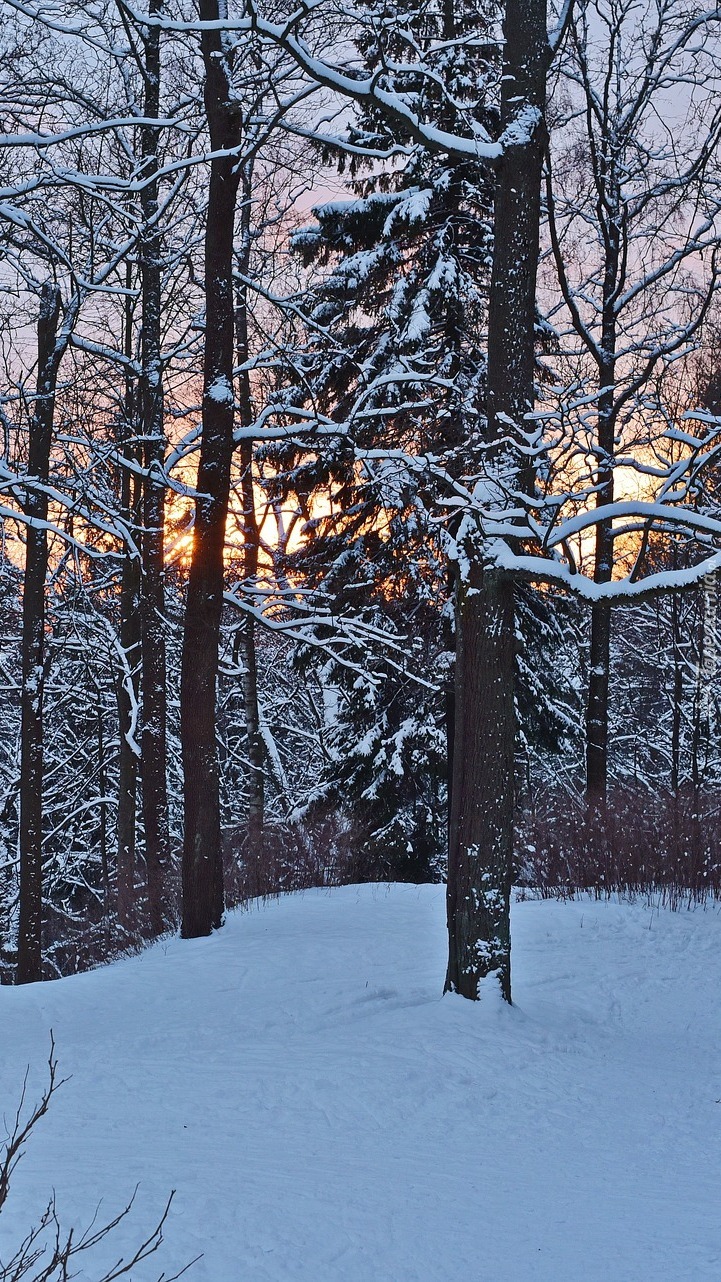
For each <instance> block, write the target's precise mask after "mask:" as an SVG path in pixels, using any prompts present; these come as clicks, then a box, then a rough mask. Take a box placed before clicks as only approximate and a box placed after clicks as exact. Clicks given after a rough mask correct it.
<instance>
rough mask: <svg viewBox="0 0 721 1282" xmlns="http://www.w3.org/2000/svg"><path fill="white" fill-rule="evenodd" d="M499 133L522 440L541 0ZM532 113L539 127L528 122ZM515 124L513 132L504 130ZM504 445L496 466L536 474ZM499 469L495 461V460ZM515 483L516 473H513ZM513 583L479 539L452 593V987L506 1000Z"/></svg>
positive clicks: (532, 279)
mask: <svg viewBox="0 0 721 1282" xmlns="http://www.w3.org/2000/svg"><path fill="white" fill-rule="evenodd" d="M504 33H505V57H504V68H503V85H502V100H501V126H502V130H504V131H508V130H510V132H511V136H512V134H513V129H512V126H514V124H516V125H518V126H519V127H518V128H517V130H516V140H515V141H514V140H511V141H510V142H509V143H508V145H507V146H506V148H505V151H504V155H503V158H502V160H501V162H500V165H499V168H498V171H497V176H496V194H495V217H494V228H495V233H494V235H495V240H494V255H493V267H492V275H491V296H490V306H489V328H488V393H487V394H488V440H489V442H490V443H493V442H494V441H499V442H500V439H501V438H502V437H505V438H506V439H507V438H508V436H509V435H511V436H512V437H513V436H515V437H516V438H518V437H520V436H522V433H523V432H524V430H525V424H524V418H525V416H526V415H527V414H528V413H529V412H530V411H532V409H533V402H534V372H535V309H536V274H537V266H538V252H539V223H540V186H541V168H542V161H543V152H544V147H545V125H544V111H545V96H546V77H547V72H548V67H549V64H550V49H549V44H548V37H547V32H546V3H545V0H507V4H506V10H505V21H504ZM529 121H530V122H531V125H532V127H531V128H529ZM508 136H509V135H508V133H507V134H506V137H508ZM519 460H520V456H518V455H517V452H516V451H513V450H512V449H511V448H509V446H508V445H507V444H503V445H501V444H499V447H498V458H497V464H498V466H499V467H501V468H503V470H504V471H506V470H507V469H508V468H509V467H510V469H511V471H512V472H513V474H514V476H515V478H516V480H515V483H516V484H519V485H523V486H524V487H526V488H532V485H533V477H532V474H530V473H529V471H528V470H527V469H526V468H524V465H523V464H522V463H521V462H520V461H519ZM491 466H492V461H491ZM510 479H511V481H512V483H513V477H511V478H510ZM513 652H514V607H513V586H512V583H511V582H510V581H509V580H508V579H506V578H505V577H504V576H503V575H502V574H501V573H499V572H498V571H497V570H495V569H492V568H489V567H488V566H486V565H484V562H483V546H482V539H481V541H480V547H479V548H478V550H477V552H476V553H475V555H474V557H473V559H472V562H471V566H470V570H469V572H468V575H467V579H466V580H465V581H463V582H459V584H458V589H457V596H456V677H455V683H456V685H455V688H456V697H455V744H454V752H453V778H452V788H451V794H452V801H451V823H450V833H449V851H448V893H447V909H448V938H449V957H448V970H447V974H446V990H447V991H448V990H450V991H452V992H456V993H460V994H461V995H462V996H464V997H468V998H471V999H476V998H477V997H478V996H479V984H480V982H481V980H483V979H484V978H485V977H486V976H487V975H490V974H492V973H494V974H495V975H496V976H497V978H498V981H499V984H500V988H501V992H502V995H503V997H504V998H505V999H506V1000H507V1001H510V1000H511V933H510V889H511V879H512V868H513V749H514V740H515V715H514V703H513V673H514V654H513Z"/></svg>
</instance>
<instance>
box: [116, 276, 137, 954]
mask: <svg viewBox="0 0 721 1282" xmlns="http://www.w3.org/2000/svg"><path fill="white" fill-rule="evenodd" d="M126 286H127V289H128V294H127V301H126V307H125V343H124V348H125V355H126V357H127V358H128V360H130V358H131V357H132V354H133V305H132V298H131V292H130V291H131V288H132V272H131V268H130V265H128V268H127V273H126ZM135 402H136V397H135V388H134V384H133V379H132V378H131V377H130V376H128V378H127V381H126V387H125V405H124V408H123V416H122V422H121V426H120V440H119V443H118V444H119V451H120V454H121V457H122V458H123V459H124V460H126V461H127V464H128V466H126V467H122V469H121V475H120V506H121V511H122V515H123V519H124V520H125V521H126V522H127V524H128V526H129V528H130V529H131V530H132V532H133V535H134V536H136V535H137V532H138V528H139V525H140V507H141V501H142V483H141V481H140V478H139V474H138V472H137V471H136V470H135V469H136V468H139V467H140V466H141V465H142V456H141V447H140V442H139V441H138V434H137V430H136V406H135ZM120 645H121V648H122V650H123V654H124V655H125V666H124V670H123V671H122V672H121V673H120V676H119V679H118V685H117V698H118V720H119V728H120V749H119V761H118V775H119V778H118V815H117V849H118V854H117V887H116V894H117V913H118V921H119V922H120V925H121V926H122V927H123V928H124V929H125V930H128V931H132V930H133V929H134V928H135V854H136V832H137V795H138V748H137V741H136V740H135V738H131V732H132V728H133V720H134V711H135V709H137V707H138V706H139V703H140V663H141V633H140V558H139V557H138V556H137V554H136V553H135V551H131V550H129V549H128V550H127V551H126V553H125V557H124V559H123V571H122V578H121V582H120Z"/></svg>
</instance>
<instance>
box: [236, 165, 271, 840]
mask: <svg viewBox="0 0 721 1282" xmlns="http://www.w3.org/2000/svg"><path fill="white" fill-rule="evenodd" d="M251 191H252V165H248V166H246V167H245V168H244V170H243V201H242V205H241V209H240V227H239V231H240V246H239V253H238V270H239V274H240V277H241V279H240V280H239V283H238V288H237V292H236V313H235V332H236V348H237V358H238V365H239V367H240V373H239V375H238V420H239V423H240V426H241V427H249V426H250V424H251V422H252V420H253V404H252V395H251V386H250V373H249V371H248V369H247V368H245V369H244V368H243V366H244V365H245V364H246V363H247V360H248V355H249V345H248V289H247V286H246V285H245V283H244V281H243V280H242V277H243V276H246V275H247V273H248V269H249V266H250V249H251V211H252V206H251ZM240 469H241V496H242V500H243V578H244V580H245V582H246V583H252V582H253V581H254V580H255V579H256V578H257V574H258V556H259V547H260V532H259V529H258V518H257V513H256V509H255V488H254V484H253V442H252V441H242V442H241V446H240ZM255 634H256V624H255V619H254V618H253V616H252V615H251V614H248V615H246V618H245V621H244V623H243V627H242V636H241V644H240V651H241V654H242V661H243V702H244V706H245V729H246V738H247V753H248V768H249V777H248V848H249V850H251V851H252V852H253V856H254V857H255V858H256V859H258V858H260V856H261V854H262V849H263V829H264V822H265V752H264V749H263V737H262V734H261V727H260V706H259V703H258V661H257V655H256V646H255Z"/></svg>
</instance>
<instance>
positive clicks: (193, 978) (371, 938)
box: [0, 886, 721, 1282]
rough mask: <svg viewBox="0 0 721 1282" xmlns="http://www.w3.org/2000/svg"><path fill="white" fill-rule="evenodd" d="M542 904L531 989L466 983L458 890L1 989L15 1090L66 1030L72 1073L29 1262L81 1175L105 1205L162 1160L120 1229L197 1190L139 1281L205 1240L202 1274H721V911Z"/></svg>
mask: <svg viewBox="0 0 721 1282" xmlns="http://www.w3.org/2000/svg"><path fill="white" fill-rule="evenodd" d="M513 925H514V950H515V952H514V960H515V970H514V996H515V1001H516V1006H515V1007H514V1008H513V1009H511V1008H508V1007H504V1006H503V1005H502V1004H501V1003H500V1001H499V1000H498V999H496V997H495V995H494V994H490V995H489V996H488V997H487V999H486V1000H485V1001H484V1002H482V1003H481V1004H471V1003H467V1002H465V1001H463V1000H462V999H461V998H457V997H445V998H443V999H441V996H440V989H441V985H442V980H443V972H444V952H445V938H444V902H443V890H442V888H441V887H420V888H418V887H410V886H394V887H392V888H390V889H388V888H386V887H369V886H364V887H360V888H358V887H346V888H343V889H340V890H333V891H322V892H320V891H319V892H312V893H307V894H304V895H293V896H288V897H286V898H283V899H281V900H280V901H279V902H276V903H270V904H267V905H265V906H261V907H259V908H256V909H253V910H252V911H251V912H247V913H236V914H232V915H231V916H230V918H229V920H228V923H227V926H226V927H225V928H224V929H223V930H222V931H220V932H219V933H218V934H217V935H216V936H214V937H213V938H211V939H206V940H199V941H193V942H181V941H180V940H173V941H171V942H170V943H166V944H161V945H158V946H156V947H154V948H152V949H150V950H149V951H148V952H146V953H145V954H143V955H142V956H140V957H137V958H131V959H128V960H126V961H122V962H119V963H116V964H114V965H112V966H109V967H106V968H104V969H100V970H97V971H94V972H92V973H90V974H86V975H80V976H77V977H75V978H71V979H66V980H60V981H57V982H55V983H51V984H45V985H42V986H32V987H27V988H21V989H10V988H0V1105H1V1111H2V1112H3V1113H5V1115H6V1116H9V1115H10V1113H11V1112H12V1111H13V1108H14V1105H15V1104H16V1102H17V1097H18V1094H19V1090H20V1086H21V1081H22V1075H23V1072H24V1069H25V1066H26V1064H28V1063H30V1064H31V1065H32V1068H31V1073H30V1084H29V1094H30V1097H31V1098H34V1097H35V1096H36V1095H37V1094H38V1093H39V1091H40V1089H41V1086H42V1084H43V1082H44V1062H45V1061H46V1059H47V1051H48V1045H49V1029H51V1028H52V1029H53V1031H54V1035H55V1040H56V1044H57V1053H58V1058H59V1061H60V1068H61V1070H62V1073H63V1074H64V1075H67V1074H71V1075H72V1076H71V1080H70V1081H69V1082H67V1083H66V1085H64V1086H63V1088H62V1090H61V1091H60V1092H59V1094H58V1095H57V1097H56V1098H55V1101H54V1103H53V1107H52V1110H51V1112H50V1114H49V1116H48V1117H47V1118H46V1119H45V1120H44V1121H43V1122H42V1123H41V1124H40V1126H39V1127H38V1130H37V1132H36V1134H35V1138H34V1140H33V1142H32V1144H31V1146H30V1147H29V1149H28V1152H27V1156H26V1158H25V1159H24V1161H23V1162H22V1164H21V1166H20V1167H19V1168H18V1171H17V1176H16V1179H15V1183H14V1194H13V1197H12V1200H11V1203H10V1204H9V1205H8V1207H7V1209H6V1211H5V1212H4V1213H3V1216H2V1226H1V1228H0V1257H2V1256H3V1255H4V1254H9V1247H10V1246H11V1245H12V1243H13V1241H14V1240H15V1237H16V1235H18V1234H20V1232H21V1231H23V1230H24V1229H26V1228H27V1227H28V1226H29V1223H30V1220H31V1219H32V1218H35V1219H36V1218H37V1217H38V1214H39V1212H40V1210H41V1209H42V1207H43V1205H44V1204H45V1202H46V1201H47V1198H48V1195H49V1193H50V1191H51V1189H53V1188H54V1189H55V1190H56V1192H57V1198H58V1206H59V1211H60V1215H61V1217H62V1219H63V1222H64V1223H65V1224H66V1225H70V1224H71V1223H73V1222H75V1223H78V1224H81V1225H82V1224H85V1223H87V1222H88V1220H89V1219H90V1218H91V1216H92V1214H93V1212H94V1210H95V1208H96V1206H97V1203H98V1201H99V1200H100V1199H102V1213H103V1214H108V1215H109V1214H110V1213H111V1212H112V1211H114V1210H117V1209H118V1208H119V1207H120V1206H121V1205H122V1203H123V1202H124V1201H125V1200H126V1198H127V1196H128V1195H129V1194H130V1193H131V1192H132V1190H133V1188H134V1186H135V1185H136V1184H137V1183H138V1182H140V1191H139V1194H138V1200H137V1204H136V1207H135V1209H134V1213H133V1216H132V1217H131V1218H130V1219H129V1220H128V1221H124V1222H123V1224H122V1225H121V1228H120V1230H119V1231H118V1235H116V1238H115V1240H114V1244H113V1248H112V1251H111V1248H110V1246H108V1253H109V1254H113V1255H116V1254H117V1253H118V1251H119V1249H121V1248H124V1249H127V1248H129V1247H130V1246H131V1245H132V1244H133V1243H134V1242H137V1241H138V1240H139V1239H140V1237H141V1235H142V1232H143V1230H147V1229H148V1228H150V1227H151V1225H152V1223H153V1222H154V1221H155V1219H157V1217H158V1216H159V1214H160V1212H161V1210H162V1206H163V1204H164V1201H165V1199H166V1197H167V1194H168V1192H169V1190H170V1189H171V1188H175V1189H177V1196H176V1200H175V1203H174V1206H173V1209H172V1212H171V1215H170V1218H169V1222H168V1226H167V1231H166V1242H165V1244H164V1246H163V1250H162V1258H161V1256H160V1255H158V1256H156V1257H155V1259H154V1260H153V1261H151V1262H150V1263H149V1265H148V1266H147V1267H146V1270H145V1272H144V1273H141V1272H140V1271H138V1273H137V1274H134V1277H135V1278H136V1282H141V1278H143V1279H144V1278H154V1277H157V1275H158V1274H159V1272H160V1271H161V1269H165V1270H166V1271H167V1272H172V1271H173V1269H177V1268H178V1267H179V1266H181V1265H182V1264H183V1263H184V1262H185V1261H187V1260H189V1259H190V1258H191V1257H193V1256H195V1255H197V1254H198V1252H200V1251H202V1252H203V1253H204V1254H203V1258H202V1260H201V1261H200V1262H199V1263H198V1264H196V1265H195V1267H194V1268H193V1270H192V1271H191V1272H190V1273H189V1274H188V1277H189V1278H192V1279H195V1282H336V1280H337V1282H452V1280H455V1279H464V1280H467V1282H704V1280H705V1279H709V1282H710V1280H711V1279H713V1282H719V1279H720V1278H721V1213H720V1208H721V1142H720V1140H721V1136H720V1134H719V1132H720V1130H721V916H719V913H718V911H717V910H711V909H709V910H707V911H695V912H692V913H679V914H671V913H668V912H663V911H662V912H660V913H659V912H655V911H651V910H650V909H648V908H647V907H644V906H640V905H637V906H631V907H629V906H627V905H618V904H608V903H601V904H596V903H588V902H585V903H573V904H559V903H549V902H544V903H539V902H526V903H521V904H518V905H516V906H515V909H514V922H513ZM103 1259H105V1257H103ZM86 1267H87V1266H86ZM82 1276H84V1277H85V1276H87V1278H88V1279H89V1282H90V1279H91V1277H92V1274H91V1272H90V1271H88V1272H87V1273H86V1274H83V1275H82Z"/></svg>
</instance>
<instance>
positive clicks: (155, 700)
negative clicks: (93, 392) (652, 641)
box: [140, 0, 171, 935]
mask: <svg viewBox="0 0 721 1282" xmlns="http://www.w3.org/2000/svg"><path fill="white" fill-rule="evenodd" d="M163 3H164V0H150V3H149V6H148V11H149V13H150V15H151V16H154V15H159V14H160V13H161V12H162V9H163ZM144 49H145V68H144V72H145V101H144V115H145V118H146V119H148V120H152V119H157V117H158V114H159V110H160V28H159V27H149V28H148V30H147V34H146V35H145V37H144ZM142 152H143V175H144V177H145V179H146V182H145V184H144V186H143V188H142V191H141V205H142V211H143V226H144V230H143V235H142V239H141V251H140V275H141V294H142V309H143V329H142V352H141V366H142V377H141V380H140V415H141V436H142V441H143V467H144V483H143V535H142V562H143V566H142V585H141V597H140V602H141V608H140V627H141V648H142V690H143V731H142V740H141V748H142V751H141V773H142V784H143V823H144V827H145V862H146V868H147V878H148V915H149V920H150V930H151V934H153V935H159V934H161V933H162V932H163V931H164V930H165V929H167V927H168V926H169V925H170V924H171V912H170V908H169V904H168V887H167V878H168V869H169V866H170V835H169V828H168V784H167V728H166V725H167V705H166V658H165V631H164V626H165V625H164V616H165V556H164V531H165V478H164V474H163V464H164V461H165V430H164V422H163V368H162V360H161V280H162V276H161V261H160V256H161V249H162V237H161V233H160V230H159V227H158V181H157V178H156V177H155V173H156V170H157V166H158V130H157V129H155V128H153V126H152V125H147V126H145V127H144V128H143V131H142Z"/></svg>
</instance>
